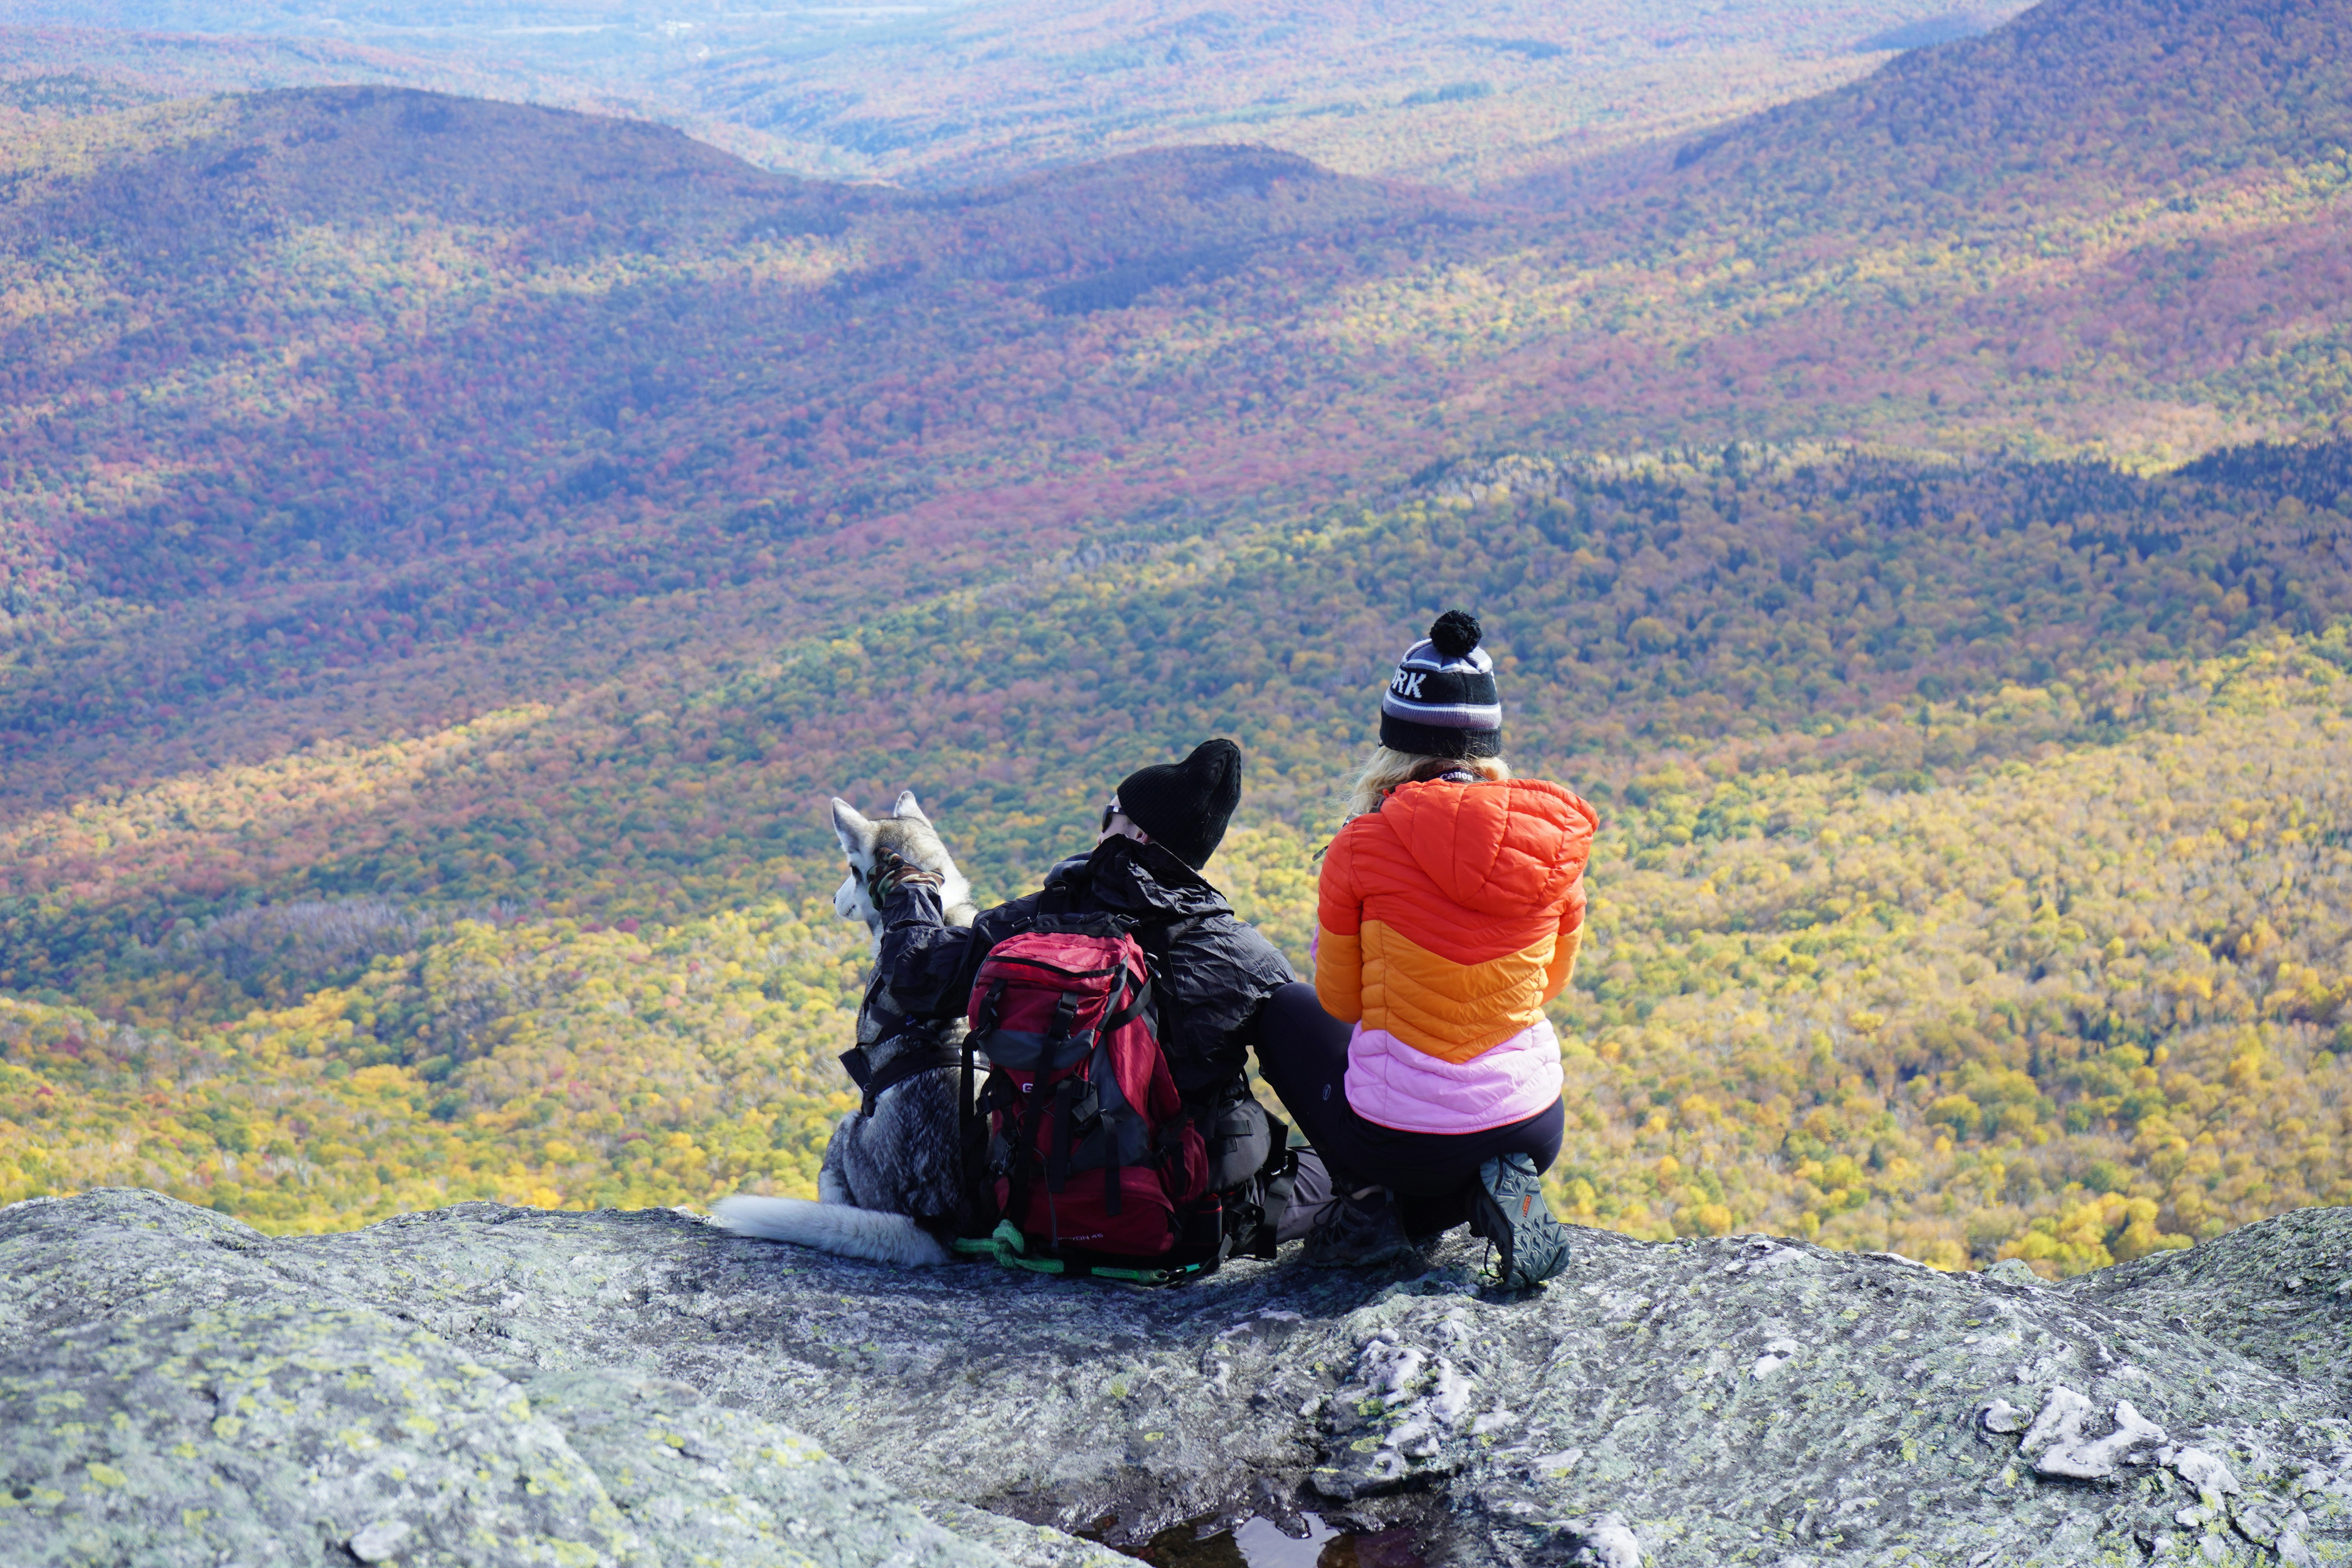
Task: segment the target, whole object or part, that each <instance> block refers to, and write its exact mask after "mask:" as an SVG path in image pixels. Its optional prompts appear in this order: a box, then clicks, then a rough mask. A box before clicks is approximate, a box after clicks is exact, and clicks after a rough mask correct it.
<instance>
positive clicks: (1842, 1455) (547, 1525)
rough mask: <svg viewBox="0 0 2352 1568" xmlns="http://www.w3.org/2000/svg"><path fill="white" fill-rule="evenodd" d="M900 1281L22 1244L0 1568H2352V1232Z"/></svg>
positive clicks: (42, 1219)
mask: <svg viewBox="0 0 2352 1568" xmlns="http://www.w3.org/2000/svg"><path fill="white" fill-rule="evenodd" d="M1477 1262H1478V1257H1477V1254H1476V1253H1475V1251H1472V1250H1470V1249H1468V1248H1466V1247H1455V1248H1453V1249H1449V1250H1441V1251H1440V1252H1438V1253H1437V1254H1435V1255H1434V1256H1433V1258H1430V1259H1427V1260H1425V1261H1424V1262H1423V1263H1422V1264H1419V1265H1416V1266H1414V1267H1412V1268H1398V1269H1392V1270H1389V1271H1385V1272H1379V1273H1370V1274H1360V1275H1348V1274H1323V1273H1317V1272H1313V1271H1310V1270H1307V1269H1305V1268H1299V1267H1297V1266H1296V1265H1295V1264H1276V1265H1262V1264H1240V1265H1236V1266H1233V1267H1230V1268H1227V1269H1226V1270H1225V1271H1224V1272H1223V1273H1221V1274H1219V1275H1217V1276H1215V1277H1214V1278H1213V1279H1209V1280H1206V1281H1203V1282H1201V1283H1198V1284H1195V1285H1191V1286H1187V1287H1183V1288H1180V1289H1171V1290H1162V1291H1144V1290H1138V1289H1129V1288H1124V1287H1115V1286H1112V1287H1107V1286H1104V1285H1100V1284H1088V1283H1065V1282H1062V1281H1058V1280H1053V1279H1040V1278H1036V1277H1033V1276H1013V1275H1008V1274H1004V1273H1001V1272H999V1271H997V1270H995V1269H993V1268H983V1267H980V1266H970V1267H957V1268H941V1269H934V1270H929V1271H924V1272H920V1273H912V1274H902V1273H897V1272H894V1271H892V1270H889V1269H887V1268H880V1267H877V1266H872V1265H866V1264H859V1263H852V1262H845V1261H840V1260H835V1259H832V1258H824V1257H821V1256H818V1255H814V1254H811V1253H807V1252H803V1251H800V1250H798V1249H795V1248H791V1247H780V1246H777V1245H774V1244H772V1243H766V1242H761V1241H755V1240H749V1239H744V1238H739V1237H732V1236H730V1235H727V1234H726V1233H723V1232H720V1231H719V1230H717V1229H715V1228H713V1227H712V1226H709V1225H706V1224H704V1223H703V1222H701V1221H699V1220H698V1219H695V1218H693V1217H691V1216H688V1215H678V1214H672V1213H668V1212H664V1211H656V1212H649V1213H635V1214H619V1213H604V1214H585V1215H583V1214H556V1213H543V1212H540V1211H535V1210H529V1209H512V1208H503V1207H499V1206H497V1205H483V1204H469V1205H462V1206H460V1207H457V1208H454V1209H448V1210H444V1211H439V1212H436V1213H432V1214H423V1215H405V1216H404V1217H402V1218H399V1219H395V1220H393V1221H389V1222H387V1223H385V1224H383V1225H379V1226H373V1227H372V1228H370V1229H367V1230H364V1231H359V1232H355V1233H352V1234H350V1235H344V1236H325V1237H286V1238H275V1239H273V1238H270V1237H263V1236H260V1235H258V1234H257V1233H256V1232H254V1231H252V1230H249V1229H247V1228H246V1227H245V1226H241V1225H238V1224H236V1223H235V1222H233V1221H230V1220H227V1219H224V1218H222V1217H220V1216H218V1215H214V1214H212V1213H210V1212H208V1211H205V1210H202V1209H194V1208H190V1207H187V1206H186V1205H181V1204H177V1203H174V1202H172V1201H171V1200H168V1199H165V1198H162V1197H158V1196H156V1195H154V1194H147V1193H139V1192H130V1191H109V1192H99V1193H90V1194H82V1195H80V1196H78V1197H73V1198H64V1199H37V1200H35V1201H33V1202H30V1203H25V1204H19V1205H15V1206H14V1207H11V1208H7V1209H5V1210H0V1563H8V1564H10V1565H11V1568H16V1565H18V1564H24V1565H27V1568H30V1565H34V1564H42V1565H46V1564H51V1563H57V1564H63V1563H173V1564H176V1563H189V1564H196V1563H202V1564H205V1565H207V1568H211V1565H214V1564H220V1563H265V1562H282V1563H353V1562H396V1563H446V1564H451V1565H457V1564H463V1565H466V1568H475V1565H482V1564H502V1563H563V1564H582V1565H586V1564H592V1563H616V1564H617V1563H633V1564H634V1563H646V1564H654V1563H663V1564H667V1563H724V1564H729V1565H730V1568H735V1565H745V1568H749V1565H755V1564H765V1563H823V1564H828V1565H830V1564H842V1565H848V1564H866V1563H876V1564H879V1563H892V1564H897V1563H973V1564H997V1563H1019V1564H1024V1565H1033V1568H1106V1565H1108V1564H1112V1563H1120V1562H1124V1561H1127V1560H1126V1559H1123V1558H1119V1557H1117V1556H1115V1555H1113V1554H1112V1553H1111V1552H1108V1551H1106V1550H1104V1549H1103V1548H1101V1547H1098V1546H1095V1545H1092V1544H1090V1543H1089V1542H1085V1541H1081V1540H1078V1539H1076V1538H1074V1537H1073V1536H1072V1535H1070V1534H1067V1533H1064V1531H1070V1530H1076V1529H1081V1528H1085V1529H1088V1530H1089V1532H1090V1533H1102V1532H1105V1531H1108V1538H1109V1539H1110V1540H1112V1541H1114V1542H1132V1541H1140V1540H1142V1539H1145V1538H1146V1537H1148V1536H1149V1535H1150V1534H1151V1533H1152V1532H1153V1531H1158V1530H1160V1529H1162V1528H1164V1527H1166V1526H1169V1525H1171V1523H1174V1522H1177V1521H1185V1520H1192V1519H1200V1518H1203V1517H1208V1516H1223V1517H1226V1518H1234V1517H1238V1516H1240V1515H1243V1514H1246V1513H1252V1512H1255V1513H1259V1514H1263V1515H1265V1516H1267V1517H1270V1518H1274V1519H1276V1520H1279V1521H1294V1522H1295V1521H1297V1518H1298V1510H1301V1509H1312V1510H1317V1511H1318V1512H1323V1513H1326V1514H1336V1515H1339V1516H1343V1517H1349V1518H1352V1519H1354V1520H1355V1521H1358V1522H1360V1524H1362V1525H1364V1526H1366V1527H1370V1526H1372V1525H1374V1524H1376V1523H1379V1522H1382V1521H1391V1520H1399V1519H1403V1520H1408V1521H1412V1523H1414V1524H1415V1525H1416V1527H1417V1528H1419V1529H1420V1530H1421V1531H1423V1535H1424V1538H1425V1539H1428V1540H1430V1541H1432V1542H1433V1550H1432V1553H1431V1561H1432V1562H1433V1563H1434V1562H1443V1563H1459V1564H1463V1565H1465V1568H1484V1565H1488V1564H1495V1565H1501V1564H1513V1565H1521V1564H1538V1563H1544V1564H1551V1563H1557V1564H1574V1563H1590V1564H1601V1565H1606V1568H1636V1565H1638V1564H1641V1563H1651V1564H1668V1563H1676V1564H1681V1563H1688V1564H1711V1563H1764V1564H1780V1565H1783V1568H1800V1565H1805V1564H1816V1563H1819V1564H1827V1563H1954V1564H1969V1565H1978V1564H1994V1563H1999V1564H2004V1565H2006V1564H2026V1563H2033V1564H2052V1565H2058V1564H2065V1565H2068V1568H2074V1565H2079V1564H2090V1563H2147V1562H2150V1561H2156V1562H2179V1563H2191V1562H2194V1563H2274V1562H2282V1561H2283V1562H2286V1563H2296V1564H2305V1563H2352V1210H2342V1209H2334V1210H2309V1211H2305V1212H2301V1213H2297V1214H2292V1215H2284V1216H2282V1217H2280V1218H2278V1219H2275V1220H2272V1221H2268V1222H2266V1223H2264V1224H2262V1225H2258V1226H2249V1227H2248V1228H2246V1229H2244V1230H2242V1231H2239V1232H2237V1233H2235V1234H2233V1235H2231V1236H2229V1237H2223V1238H2222V1239H2221V1240H2219V1241H2216V1242H2212V1243H2209V1244H2207V1245H2205V1246H2202V1247H2198V1248H2196V1249H2195V1250H2194V1251H2191V1252H2189V1253H2180V1254H2168V1255H2162V1256H2159V1257H2157V1258H2148V1259H2145V1260H2143V1261H2141V1262H2139V1263H2136V1264H2132V1265H2128V1266H2126V1267H2124V1268H2116V1269H2111V1270H2108V1271H2106V1272H2105V1273H2103V1274H2098V1275H2093V1276H2090V1277H2087V1278H2085V1279H2079V1280H2074V1281H2072V1282H2069V1283H2068V1284H2066V1285H2063V1286H2043V1285H2040V1284H2037V1283H2028V1282H2026V1281H2024V1280H2021V1279H2018V1278H2016V1277H2015V1276H2014V1275H2013V1274H2012V1275H2010V1276H2008V1277H1998V1276H1992V1275H1942V1274H1937V1273H1934V1272H1932V1271H1930V1270H1928V1269H1926V1268H1919V1267H1917V1266H1916V1265H1914V1264H1911V1263H1908V1262H1906V1261H1905V1260H1903V1259H1900V1258H1892V1257H1888V1256H1883V1255H1881V1256H1860V1257H1857V1256H1852V1255H1847V1254H1840V1253H1832V1252H1825V1251H1822V1250H1820V1249H1817V1248H1813V1247H1806V1246H1803V1245H1801V1244H1796V1243H1790V1242H1786V1241H1781V1240H1776V1239H1769V1238H1764V1237H1733V1238H1728V1239H1725V1240H1720V1241H1706V1242H1682V1243H1675V1244H1671V1245H1663V1246H1660V1245H1650V1244H1643V1243H1639V1242H1633V1241H1627V1240H1624V1239H1622V1238H1621V1237H1612V1236H1608V1235H1603V1234H1597V1233H1592V1234H1586V1235H1584V1236H1583V1237H1580V1250H1579V1252H1578V1255H1577V1258H1576V1261H1575V1263H1574V1264H1573V1266H1572V1267H1571V1268H1570V1271H1569V1273H1568V1274H1567V1275H1566V1276H1565V1277H1563V1278H1562V1279H1559V1280H1556V1281H1554V1282H1553V1283H1552V1284H1551V1285H1549V1287H1547V1288H1545V1289H1541V1290H1539V1291H1536V1292H1532V1293H1529V1294H1527V1295H1523V1296H1517V1297H1501V1296H1497V1295H1495V1294H1492V1293H1489V1292H1485V1291H1482V1290H1480V1289H1478V1288H1477V1287H1476V1285H1475V1279H1474V1269H1475V1265H1476V1264H1477Z"/></svg>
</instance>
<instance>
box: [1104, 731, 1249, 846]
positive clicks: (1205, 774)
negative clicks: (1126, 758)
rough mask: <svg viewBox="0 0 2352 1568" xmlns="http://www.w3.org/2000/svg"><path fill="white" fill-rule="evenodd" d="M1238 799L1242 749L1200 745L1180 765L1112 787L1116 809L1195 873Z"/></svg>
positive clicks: (1165, 766)
mask: <svg viewBox="0 0 2352 1568" xmlns="http://www.w3.org/2000/svg"><path fill="white" fill-rule="evenodd" d="M1241 799H1242V749H1241V748H1240V747H1239V746H1236V745H1234V743H1233V742H1231V741H1223V740H1220V741H1203V742H1201V743H1200V744H1199V745H1197V746H1195V747H1193V748H1192V755H1191V756H1189V757H1186V758H1185V759H1184V760H1183V761H1182V762H1181V763H1160V764H1159V765H1158V766H1156V767H1149V768H1138V769H1136V771H1135V772H1133V773H1129V774H1128V775H1127V777H1125V778H1123V779H1121V780H1119V782H1118V808H1119V810H1121V811H1123V812H1125V813H1126V814H1127V818H1128V820H1129V821H1130V822H1132V823H1134V824H1135V825H1136V826H1138V827H1140V828H1141V829H1143V831H1144V832H1146V833H1148V834H1150V836H1151V841H1152V842H1153V843H1154V844H1160V845H1165V846H1166V847H1168V849H1169V850H1170V852H1171V853H1172V854H1173V855H1174V856H1175V857H1176V858H1178V859H1179V860H1181V861H1183V862H1184V864H1186V865H1187V866H1190V867H1192V869H1194V870H1195V871H1197V870H1199V869H1200V868H1202V867H1203V866H1205V865H1207V864H1208V863H1209V857H1210V856H1212V855H1214V854H1215V853H1216V852H1217V845H1218V844H1219V843H1220V842H1221V841H1222V840H1223V838H1224V837H1225V824H1227V823H1228V822H1231V821H1232V820H1233V816H1234V807H1235V806H1236V805H1240V804H1241Z"/></svg>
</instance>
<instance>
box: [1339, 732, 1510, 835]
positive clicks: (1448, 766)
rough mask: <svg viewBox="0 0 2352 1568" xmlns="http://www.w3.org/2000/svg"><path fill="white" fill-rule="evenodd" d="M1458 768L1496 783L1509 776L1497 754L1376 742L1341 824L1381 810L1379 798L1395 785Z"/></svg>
mask: <svg viewBox="0 0 2352 1568" xmlns="http://www.w3.org/2000/svg"><path fill="white" fill-rule="evenodd" d="M1457 768H1459V769H1463V770H1465V771H1466V772H1469V773H1476V774H1477V775H1478V776H1479V777H1480V778H1483V779H1486V780H1487V781H1489V782H1490V783H1495V784H1500V783H1501V782H1502V781H1503V780H1505V779H1507V778H1509V777H1510V776H1511V764H1510V763H1507V762H1505V761H1503V759H1502V758H1500V757H1428V756H1422V755H1420V754H1418V753H1416V752H1398V751H1391V749H1390V748H1388V747H1386V746H1380V745H1376V746H1374V747H1373V748H1372V754H1371V755H1370V756H1369V757H1366V758H1365V759H1364V771H1363V772H1362V773H1358V774H1357V775H1356V784H1355V787H1354V788H1353V789H1351V790H1349V792H1348V807H1347V811H1346V813H1345V814H1344V815H1343V816H1341V817H1340V818H1339V820H1340V821H1341V822H1342V823H1343V824H1344V823H1349V822H1352V821H1354V820H1355V819H1356V818H1357V817H1360V816H1370V815H1371V814H1372V813H1373V812H1376V811H1378V810H1380V808H1381V801H1383V800H1385V799H1387V798H1388V795H1389V792H1390V791H1391V790H1392V789H1395V788H1396V787H1397V786H1398V785H1400V784H1412V783H1413V782H1414V781H1416V780H1419V779H1433V778H1437V777H1439V776H1441V775H1443V774H1445V773H1452V772H1454V770H1455V769H1457Z"/></svg>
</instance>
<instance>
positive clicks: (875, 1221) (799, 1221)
mask: <svg viewBox="0 0 2352 1568" xmlns="http://www.w3.org/2000/svg"><path fill="white" fill-rule="evenodd" d="M710 1214H711V1217H712V1218H714V1219H716V1220H717V1221H718V1222H719V1224H720V1225H722V1226H726V1227H727V1228H728V1229H729V1230H731V1231H733V1232H735V1233H736V1234H737V1235H738V1236H762V1237H767V1238H768V1239H769V1240H771V1241H791V1242H797V1243H798V1244H800V1245H801V1246H803V1247H815V1248H816V1249H817V1250H818V1251H819V1252H830V1253H833V1254H835V1256H837V1257H841V1258H867V1259H869V1260H871V1261H873V1262H876V1263H895V1264H897V1265H898V1266H899V1267H900V1268H929V1267H931V1266H932V1265H934V1264H939V1263H945V1262H947V1261H948V1260H949V1254H948V1249H947V1248H946V1247H942V1246H940V1243H939V1240H938V1238H937V1237H933V1236H932V1235H931V1233H930V1232H929V1231H927V1230H925V1229H924V1228H923V1227H922V1226H919V1225H917V1224H916V1223H915V1222H914V1221H913V1220H911V1219H908V1217H907V1216H906V1215H902V1214H884V1213H882V1212H881V1211H880V1210H878V1209H854V1208H850V1207H848V1206H846V1205H842V1204H813V1203H809V1202H807V1201H806V1200H804V1199H802V1198H754V1197H744V1196H740V1195H739V1196H736V1197H731V1198H721V1199H719V1201H718V1202H717V1203H715V1204H713V1205H710Z"/></svg>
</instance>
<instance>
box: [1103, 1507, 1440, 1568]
mask: <svg viewBox="0 0 2352 1568" xmlns="http://www.w3.org/2000/svg"><path fill="white" fill-rule="evenodd" d="M1305 1517H1306V1521H1307V1535H1306V1537H1305V1538H1304V1539H1302V1538H1300V1537H1298V1536H1295V1535H1286V1534H1284V1533H1283V1532H1282V1530H1281V1527H1280V1526H1278V1525H1276V1523H1275V1522H1274V1521H1272V1520H1270V1519H1264V1518H1260V1517H1257V1516H1255V1515H1253V1516H1252V1517H1251V1518H1249V1519H1246V1520H1244V1521H1242V1523H1241V1525H1240V1527H1239V1528H1237V1529H1234V1530H1220V1531H1216V1532H1215V1533H1213V1534H1211V1535H1202V1533H1201V1527H1202V1523H1203V1522H1204V1521H1201V1520H1191V1521H1186V1522H1185V1523H1182V1524H1177V1525H1171V1526H1170V1527H1169V1528H1168V1529H1166V1530H1163V1531H1160V1533H1159V1534H1157V1535H1155V1536H1153V1537H1152V1538H1151V1539H1150V1541H1147V1542H1143V1543H1142V1544H1141V1545H1139V1546H1120V1547H1116V1548H1114V1549H1113V1550H1115V1551H1118V1552H1123V1553H1124V1554H1126V1555H1127V1556H1129V1557H1132V1558H1135V1559H1137V1560H1138V1561H1139V1562H1143V1563H1152V1564H1154V1568H1428V1564H1429V1556H1428V1548H1427V1545H1426V1543H1425V1542H1423V1540H1422V1536H1421V1532H1420V1531H1417V1530H1415V1529H1414V1528H1413V1527H1412V1526H1411V1525H1409V1524H1395V1525H1391V1526H1389V1527H1388V1528H1387V1529H1385V1530H1376V1531H1347V1530H1338V1529H1334V1528H1333V1527H1332V1526H1330V1525H1328V1524H1327V1523H1325V1522H1324V1521H1323V1519H1322V1516H1321V1515H1319V1514H1312V1513H1310V1514H1307V1515H1306V1516H1305Z"/></svg>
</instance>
